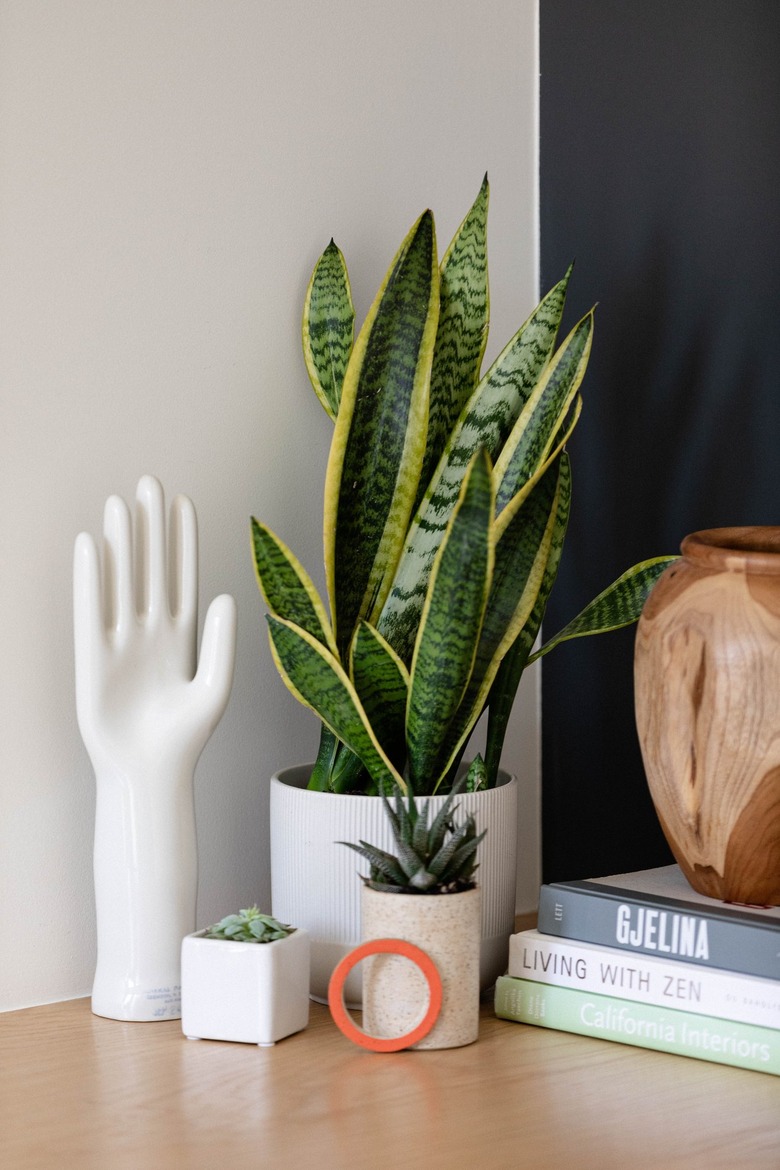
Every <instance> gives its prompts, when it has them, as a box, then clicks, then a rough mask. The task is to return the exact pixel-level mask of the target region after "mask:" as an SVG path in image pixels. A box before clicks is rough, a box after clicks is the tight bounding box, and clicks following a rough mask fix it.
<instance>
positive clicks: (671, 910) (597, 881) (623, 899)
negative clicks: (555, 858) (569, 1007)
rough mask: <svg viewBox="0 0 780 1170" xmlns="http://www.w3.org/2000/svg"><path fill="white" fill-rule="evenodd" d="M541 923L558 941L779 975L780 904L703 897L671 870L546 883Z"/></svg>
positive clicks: (541, 897)
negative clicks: (743, 903)
mask: <svg viewBox="0 0 780 1170" xmlns="http://www.w3.org/2000/svg"><path fill="white" fill-rule="evenodd" d="M538 926H539V930H540V931H541V932H542V933H543V934H551V935H556V936H557V937H559V938H571V939H580V940H582V941H583V942H593V943H599V944H601V945H602V946H608V947H617V948H619V949H621V950H627V951H634V952H636V953H639V954H646V955H659V956H661V957H663V958H666V959H672V960H683V961H685V962H688V963H695V964H701V965H703V966H708V967H719V968H725V969H727V970H730V971H741V972H743V973H745V974H747V975H758V976H760V977H761V978H767V979H778V978H780V906H772V907H766V908H764V907H757V906H735V905H733V904H731V903H725V902H719V901H717V899H715V898H707V897H705V896H704V895H703V894H698V893H697V892H696V891H695V890H693V889H692V888H691V887H690V886H689V885H688V882H687V881H686V880H685V878H684V876H683V874H682V872H681V871H680V869H679V867H678V866H676V865H668V866H661V867H659V868H658V869H646V870H640V871H638V872H636V873H623V874H616V875H614V876H612V877H605V878H590V879H589V880H587V881H569V882H552V883H548V884H546V885H543V886H542V888H541V890H540V893H539V920H538Z"/></svg>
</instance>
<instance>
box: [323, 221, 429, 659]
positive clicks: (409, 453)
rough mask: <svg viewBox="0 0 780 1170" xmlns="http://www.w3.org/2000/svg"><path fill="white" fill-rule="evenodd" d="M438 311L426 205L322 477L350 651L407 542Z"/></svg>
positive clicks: (379, 311) (350, 371) (334, 598)
mask: <svg viewBox="0 0 780 1170" xmlns="http://www.w3.org/2000/svg"><path fill="white" fill-rule="evenodd" d="M438 313H439V271H438V265H437V257H436V233H435V229H434V223H433V216H432V215H431V213H430V212H429V211H428V212H425V213H424V214H423V215H422V216H421V217H420V219H419V220H418V221H417V223H416V224H415V225H414V227H413V228H412V229H411V231H410V232H409V234H408V235H407V237H406V239H405V240H404V243H403V244H402V246H401V248H400V250H399V252H398V253H397V255H396V258H395V260H394V261H393V264H392V265H391V268H390V270H389V272H388V274H387V276H386V277H385V280H384V282H383V284H382V287H381V288H380V290H379V293H378V294H377V297H376V299H375V301H374V304H373V306H372V308H371V310H370V312H369V314H368V317H367V319H366V321H365V323H364V325H363V328H362V329H361V331H360V334H359V335H358V339H357V341H356V343H355V348H354V350H353V353H352V357H351V358H350V362H349V366H348V367H347V373H346V376H345V379H344V387H343V391H342V397H341V406H340V408H339V414H338V419H337V420H336V427H335V430H334V435H333V442H332V444H331V451H330V459H329V461H328V472H327V478H326V484H325V529H324V531H325V563H326V574H327V580H328V592H329V596H330V600H331V612H332V614H333V621H334V626H335V633H336V639H337V643H338V645H339V647H340V650H341V652H342V654H343V653H345V652H346V649H347V647H348V646H349V643H350V642H351V640H352V634H353V631H354V629H355V627H356V625H357V623H358V621H359V620H360V619H361V618H365V619H366V620H368V621H371V622H372V624H375V621H374V618H375V615H376V614H377V613H378V612H379V610H380V609H381V606H382V604H383V602H384V600H385V597H386V596H387V592H388V590H389V588H390V584H391V581H392V576H393V573H394V571H395V567H396V564H397V561H398V557H399V555H400V551H401V548H402V545H403V539H404V534H405V532H406V529H407V526H408V523H409V516H410V513H411V509H412V504H413V502H414V498H415V493H416V489H417V483H418V479H419V474H420V468H421V466H422V460H423V454H424V450H425V433H426V428H427V417H428V389H429V379H430V368H431V361H432V358H433V347H434V342H435V337H436V323H437V320H438Z"/></svg>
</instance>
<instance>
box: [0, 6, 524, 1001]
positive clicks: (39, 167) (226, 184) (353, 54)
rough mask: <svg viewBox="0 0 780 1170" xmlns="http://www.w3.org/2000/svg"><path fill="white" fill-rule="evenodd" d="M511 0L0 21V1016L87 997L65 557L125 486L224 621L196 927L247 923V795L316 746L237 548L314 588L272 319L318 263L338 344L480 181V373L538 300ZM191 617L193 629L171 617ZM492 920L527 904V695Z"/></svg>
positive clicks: (251, 822)
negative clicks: (510, 884)
mask: <svg viewBox="0 0 780 1170" xmlns="http://www.w3.org/2000/svg"><path fill="white" fill-rule="evenodd" d="M536 9H537V5H536V0H483V3H482V4H481V5H480V6H479V8H478V10H477V9H476V8H475V6H474V5H473V4H472V3H470V2H468V3H467V2H466V0H450V2H449V3H446V4H443V3H436V2H434V0H395V2H394V3H392V4H388V5H372V4H365V3H360V2H358V0H321V2H320V3H316V4H315V3H311V2H304V0H285V2H284V3H268V2H265V0H133V3H120V2H119V0H63V2H62V3H52V2H51V0H0V157H2V167H1V168H0V320H2V329H0V336H1V340H0V379H1V382H0V395H1V396H0V435H2V440H1V442H2V457H1V458H0V492H1V493H2V494H1V497H0V499H1V501H2V506H1V507H0V525H2V536H1V537H0V547H2V550H3V561H2V563H3V570H2V573H0V623H1V625H2V636H1V637H0V645H2V652H3V666H2V670H0V688H2V691H1V693H0V710H1V711H2V735H0V891H2V896H1V897H0V939H2V942H0V1008H3V1009H8V1008H13V1007H21V1006H26V1005H28V1004H34V1003H41V1002H46V1001H50V1000H57V999H65V998H69V997H74V996H78V995H84V994H87V993H88V992H89V989H90V986H91V981H92V974H93V969H94V958H95V956H94V904H93V894H92V875H91V852H92V831H93V819H94V803H95V794H94V777H93V774H92V770H91V767H90V763H89V759H88V757H87V755H86V752H85V750H84V748H83V746H82V743H81V740H80V737H79V733H78V728H77V726H76V719H75V710H74V697H73V652H72V618H71V605H72V597H71V593H72V590H71V558H72V547H73V540H74V538H75V536H76V534H77V533H78V532H79V531H80V530H82V529H86V530H88V531H90V532H92V533H93V534H94V535H95V536H99V534H100V531H101V526H102V508H103V503H104V501H105V500H106V498H107V497H108V496H109V495H110V494H112V493H118V494H119V495H121V496H123V497H124V498H125V499H127V500H131V499H132V497H133V495H134V492H135V485H136V482H137V480H138V478H139V477H140V476H141V475H143V474H145V473H151V474H153V475H156V476H158V477H159V478H160V479H161V480H162V482H163V485H164V487H165V489H166V492H167V495H168V497H169V498H170V497H172V496H173V495H174V494H175V493H177V492H185V493H186V494H188V495H190V496H191V497H192V499H193V500H194V502H195V506H196V508H197V511H198V516H199V520H200V528H201V602H202V612H203V611H205V605H206V603H207V602H208V601H209V600H210V599H211V598H212V597H214V596H216V594H218V593H221V592H230V593H232V594H233V595H234V596H235V598H236V600H237V603H238V612H239V647H238V660H237V667H236V677H235V684H234V689H233V695H232V699H231V702H230V705H229V707H228V710H227V713H226V715H225V717H224V719H223V721H222V723H221V725H220V727H219V728H218V730H217V732H216V734H215V735H214V737H213V738H212V740H211V741H210V743H209V744H208V746H207V748H206V750H205V752H204V754H203V756H202V758H201V761H200V764H199V766H198V771H197V774H196V810H197V819H198V841H199V853H200V886H199V903H198V905H199V909H198V919H199V923H200V924H205V923H206V922H207V921H209V920H213V919H214V918H215V917H218V916H220V915H221V914H223V913H227V912H228V911H230V910H233V909H236V908H237V907H238V906H239V905H241V906H243V905H245V904H246V903H251V902H253V901H259V902H260V903H261V904H262V903H267V902H268V901H269V876H268V818H267V804H268V778H269V776H270V774H271V773H272V772H273V771H274V770H275V769H276V768H278V767H281V766H283V765H284V764H286V763H290V762H294V761H300V760H301V759H303V758H305V757H311V755H312V753H313V752H314V750H315V747H316V742H317V726H316V721H315V720H314V718H313V717H312V716H309V715H308V713H307V712H305V711H303V710H302V709H301V708H299V706H298V705H297V704H296V703H295V701H294V700H293V699H292V698H291V697H290V696H289V695H288V694H287V692H286V690H285V689H284V687H283V685H282V683H281V682H280V680H279V679H278V676H277V675H276V672H275V670H274V667H273V664H272V662H271V658H270V653H269V651H268V647H267V643H266V638H265V633H264V623H263V621H262V613H263V607H262V604H261V601H260V598H259V596H258V593H257V589H256V585H255V581H254V576H253V572H252V566H251V561H250V557H249V549H248V545H249V542H248V518H249V516H250V514H252V513H255V514H258V515H259V516H261V517H262V518H263V519H264V520H266V521H267V522H268V523H269V524H270V525H271V526H272V527H273V528H274V529H275V530H276V531H278V532H279V534H280V535H281V536H283V537H284V539H285V540H286V541H287V542H288V543H289V544H290V545H291V546H292V547H293V548H294V549H295V551H296V552H297V553H298V555H299V556H300V558H301V559H302V560H303V562H304V563H305V564H306V565H307V567H309V569H310V571H312V572H313V574H314V576H315V578H316V580H317V582H318V584H321V576H322V574H321V568H320V566H321V561H322V556H321V488H322V481H323V473H324V467H325V460H326V456H327V447H328V442H329V435H330V428H331V424H330V422H329V420H328V419H327V417H326V416H325V414H324V412H323V411H322V409H321V407H320V406H319V404H318V403H317V401H316V400H315V398H314V395H313V393H312V392H311V390H310V388H309V386H308V381H307V378H306V373H305V369H304V366H303V360H302V356H301V352H300V308H301V305H302V301H303V295H304V291H305V288H306V283H307V281H308V277H309V274H310V272H311V268H312V266H313V264H314V262H315V260H316V258H317V256H318V255H319V253H320V252H321V250H322V249H323V248H324V247H325V245H326V244H327V242H328V240H329V239H330V237H331V236H335V239H336V242H337V243H338V244H339V245H340V247H341V248H342V250H343V251H344V253H345V255H346V258H347V262H348V264H349V267H350V273H351V277H352V283H353V292H354V295H355V301H356V306H357V309H358V315H359V317H362V315H363V314H364V313H365V311H366V309H367V307H368V304H369V302H370V299H371V297H372V295H373V292H374V291H375V289H376V286H377V285H378V283H379V281H380V279H381V277H382V275H383V273H384V270H385V268H386V266H387V264H388V263H389V260H390V258H391V256H392V254H393V252H394V251H395V248H396V246H397V245H398V243H399V242H400V240H401V238H402V237H403V235H404V233H405V232H406V230H407V229H408V227H409V226H410V225H411V223H412V222H413V221H414V219H415V218H416V216H417V215H418V214H419V213H420V212H421V211H422V210H423V209H424V208H425V207H426V206H431V207H432V208H433V209H434V212H435V214H436V217H437V227H438V234H439V244H440V249H441V250H443V248H444V246H446V243H447V242H448V241H449V239H450V237H451V235H452V233H453V231H454V230H455V228H456V227H457V224H458V222H459V220H460V218H461V217H462V215H463V214H464V213H465V211H466V209H467V208H468V206H469V204H470V202H471V200H472V199H473V197H474V196H475V195H476V192H477V190H478V188H479V185H480V182H481V180H482V176H483V173H484V172H485V171H486V170H487V171H488V172H489V175H490V180H491V189H492V203H491V225H490V239H489V243H490V259H491V292H492V306H493V326H492V333H491V343H490V347H489V351H488V357H492V356H494V355H495V354H496V352H497V351H498V349H499V348H500V347H501V345H502V344H503V343H504V342H505V341H506V340H507V339H508V338H509V336H510V334H511V333H512V332H513V331H514V329H515V328H516V326H517V325H518V324H519V323H520V321H521V320H522V319H524V317H525V316H526V314H527V313H528V311H529V309H530V308H531V307H532V305H533V303H534V302H535V299H536V294H537V291H538V290H537V173H536V172H537V88H538V63H537V45H536V22H537V12H536ZM201 618H202V614H201ZM524 689H525V699H524V702H523V704H522V708H523V709H522V711H521V712H520V713H519V714H518V715H517V716H516V719H515V726H514V728H513V730H512V734H511V737H510V742H509V745H508V750H507V753H506V757H505V763H506V764H507V766H509V767H510V768H511V769H513V770H517V771H519V772H520V773H521V775H522V777H523V784H524V788H525V793H526V799H525V805H524V813H523V825H522V837H521V840H522V856H523V872H522V877H521V881H520V886H519V902H520V905H521V906H525V907H527V906H529V905H531V904H532V903H533V900H534V896H535V883H536V881H537V880H538V833H537V821H538V776H537V773H536V759H537V735H536V723H537V720H536V694H535V691H536V687H535V683H534V681H533V680H529V681H528V683H527V685H526V684H524Z"/></svg>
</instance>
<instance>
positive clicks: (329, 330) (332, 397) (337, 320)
mask: <svg viewBox="0 0 780 1170" xmlns="http://www.w3.org/2000/svg"><path fill="white" fill-rule="evenodd" d="M354 327H355V307H354V305H353V304H352V290H351V289H350V285H349V276H348V275H347V266H346V264H345V262H344V257H343V255H342V254H341V252H340V251H339V249H338V248H337V247H336V245H335V244H334V242H333V240H331V241H330V243H329V244H328V246H327V248H326V249H325V251H324V252H323V253H322V255H321V256H320V258H319V260H318V261H317V263H316V265H315V267H314V272H313V273H312V275H311V280H310V281H309V287H308V288H307V290H306V300H305V302H304V306H303V329H302V333H303V357H304V361H305V362H306V369H307V371H308V373H309V378H310V380H311V384H312V386H313V387H314V391H315V393H316V395H317V397H318V398H319V400H320V402H321V403H322V405H323V406H324V407H325V410H326V411H327V412H328V414H329V415H330V417H331V418H332V419H334V420H335V418H336V416H337V415H338V412H339V402H340V400H341V387H342V385H343V383H344V374H345V372H346V369H347V363H348V361H349V355H350V354H351V353H352V339H353V336H354Z"/></svg>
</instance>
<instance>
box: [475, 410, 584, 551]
mask: <svg viewBox="0 0 780 1170" xmlns="http://www.w3.org/2000/svg"><path fill="white" fill-rule="evenodd" d="M581 414H582V397H581V395H579V394H578V395H577V397H576V398H575V400H574V402H573V403H572V405H571V407H570V409H569V411H568V413H567V415H566V417H565V419H564V420H563V422H562V423H561V426H560V427H559V429H558V432H557V433H556V435H555V439H554V445H553V448H552V450H551V451H550V453H549V454H548V455H547V456H546V457H545V459H544V462H543V463H541V464H540V466H539V467H537V469H536V470H535V471H534V472H532V474H531V475H530V477H529V478H528V479H527V480H526V481H525V483H524V484H523V486H522V487H521V488H520V490H519V491H518V492H517V493H516V494H515V495H514V496H512V499H511V500H510V501H509V503H508V504H506V506H505V507H504V508H503V509H502V511H501V513H500V514H499V515H498V516H497V517H496V540H500V539H501V537H502V536H503V534H504V532H505V530H506V529H507V527H508V526H509V525H510V524H511V523H512V521H513V520H514V518H515V514H516V513H517V512H518V510H519V509H520V508H521V507H522V506H523V504H524V503H525V501H526V499H527V498H528V496H529V495H530V494H531V492H532V491H533V490H534V488H535V487H536V485H537V484H538V482H539V480H540V479H541V478H542V476H543V475H545V474H546V473H547V471H548V469H549V468H550V467H552V465H553V463H555V461H556V459H557V458H558V456H559V455H560V454H561V452H562V451H563V450H564V448H565V446H566V444H567V443H568V441H569V439H570V438H571V436H572V434H573V433H574V428H575V427H576V425H577V423H578V422H579V420H580V415H581Z"/></svg>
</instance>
